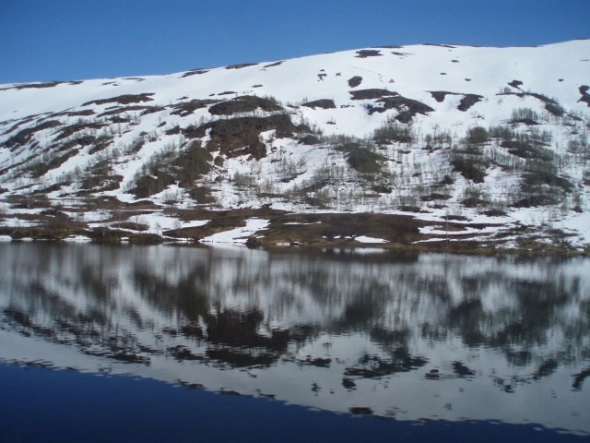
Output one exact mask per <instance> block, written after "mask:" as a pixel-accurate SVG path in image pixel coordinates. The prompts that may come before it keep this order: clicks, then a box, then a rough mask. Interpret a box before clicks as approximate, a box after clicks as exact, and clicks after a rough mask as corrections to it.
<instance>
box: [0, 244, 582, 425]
mask: <svg viewBox="0 0 590 443" xmlns="http://www.w3.org/2000/svg"><path fill="white" fill-rule="evenodd" d="M0 261H1V263H2V266H0V309H1V311H2V323H1V326H0V328H1V330H0V349H1V351H0V358H3V359H5V360H11V359H14V360H18V361H29V362H31V361H37V362H39V361H47V362H51V364H55V365H57V366H60V367H75V368H78V369H80V370H87V371H101V372H113V373H121V372H132V373H134V374H137V375H141V376H146V377H152V378H157V379H161V380H167V381H170V382H180V383H181V384H184V385H186V386H194V387H199V386H204V387H206V388H208V389H212V390H222V391H226V392H234V393H241V394H250V395H257V396H261V395H262V396H271V397H274V398H277V399H281V400H285V401H288V402H293V403H297V404H302V405H309V406H314V407H319V408H323V409H329V410H336V411H348V412H353V413H354V412H358V413H374V414H377V415H381V416H389V417H396V418H399V419H404V418H408V419H417V418H422V417H429V418H430V417H435V418H445V419H453V420H457V419H464V418H471V419H499V420H505V421H510V422H526V421H531V422H536V423H541V424H543V425H546V426H550V427H561V428H565V429H568V430H575V431H586V432H589V431H590V416H589V413H588V412H587V411H588V410H589V409H590V408H589V406H590V399H589V396H588V395H587V392H586V393H585V392H584V391H587V390H588V387H587V386H586V387H585V380H586V379H587V378H588V377H590V334H589V325H590V273H589V271H590V261H589V260H587V259H569V260H560V259H555V258H536V259H531V258H519V257H511V256H508V257H500V258H491V257H464V256H445V255H420V256H418V255H411V256H400V255H398V254H396V253H391V252H375V253H369V254H362V255H359V254H353V253H351V252H350V251H342V252H338V251H325V252H321V251H316V252H312V253H305V254H303V253H295V254H294V253H268V252H264V251H251V250H247V249H233V248H230V249H209V248H178V247H168V246H157V247H110V246H95V245H69V244H68V245H56V244H43V243H41V244H39V243H35V244H16V243H13V244H0ZM48 364H49V363H48ZM587 383H588V382H587V381H586V384H587ZM359 411H361V412H359Z"/></svg>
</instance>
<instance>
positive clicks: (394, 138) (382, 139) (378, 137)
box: [373, 124, 413, 144]
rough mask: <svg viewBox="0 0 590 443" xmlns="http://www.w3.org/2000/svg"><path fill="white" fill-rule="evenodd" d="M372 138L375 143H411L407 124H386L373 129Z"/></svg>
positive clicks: (410, 133)
mask: <svg viewBox="0 0 590 443" xmlns="http://www.w3.org/2000/svg"><path fill="white" fill-rule="evenodd" d="M373 140H375V142H376V143H377V144H388V143H391V142H400V143H411V142H412V140H413V136H412V131H411V130H410V128H408V127H407V126H401V125H398V124H386V125H384V126H381V127H380V128H377V129H375V132H374V133H373Z"/></svg>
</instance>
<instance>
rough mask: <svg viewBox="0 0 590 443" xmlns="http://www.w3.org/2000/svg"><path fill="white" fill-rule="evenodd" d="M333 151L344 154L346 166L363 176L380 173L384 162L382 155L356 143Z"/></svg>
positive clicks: (344, 145)
mask: <svg viewBox="0 0 590 443" xmlns="http://www.w3.org/2000/svg"><path fill="white" fill-rule="evenodd" d="M335 149H336V150H337V151H340V152H344V154H345V156H346V161H347V162H348V165H349V166H350V167H351V168H352V169H354V170H356V171H358V172H361V173H363V174H375V173H378V172H381V167H382V163H383V161H384V160H386V159H385V157H383V156H382V155H379V154H376V153H374V152H372V151H371V150H369V149H367V148H364V147H361V146H360V145H359V144H358V143H345V144H343V145H341V146H338V147H336V148H335Z"/></svg>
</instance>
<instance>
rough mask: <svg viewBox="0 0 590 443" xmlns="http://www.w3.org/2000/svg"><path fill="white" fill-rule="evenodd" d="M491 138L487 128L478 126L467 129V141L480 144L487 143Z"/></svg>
mask: <svg viewBox="0 0 590 443" xmlns="http://www.w3.org/2000/svg"><path fill="white" fill-rule="evenodd" d="M489 140H490V133H489V132H488V130H487V129H486V128H483V127H481V126H476V127H475V128H469V130H468V131H467V140H466V141H467V143H470V144H474V145H479V144H482V143H486V142H488V141H489Z"/></svg>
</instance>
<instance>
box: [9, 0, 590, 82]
mask: <svg viewBox="0 0 590 443" xmlns="http://www.w3.org/2000/svg"><path fill="white" fill-rule="evenodd" d="M589 17H590V0H510V1H508V0H315V1H312V0H290V1H287V0H165V1H164V0H0V83H7V82H25V81H42V80H76V79H86V78H97V77H115V76H132V75H148V74H165V73H172V72H178V71H183V70H188V69H191V68H199V67H214V66H222V65H228V64H234V63H241V62H258V61H270V60H279V59H284V58H292V57H299V56H304V55H311V54H316V53H322V52H332V51H340V50H346V49H356V48H362V47H369V46H377V45H409V44H415V43H425V42H429V43H462V44H472V45H483V46H518V45H541V44H547V43H553V42H559V41H565V40H571V39H574V38H581V37H590V25H588V18H589Z"/></svg>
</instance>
